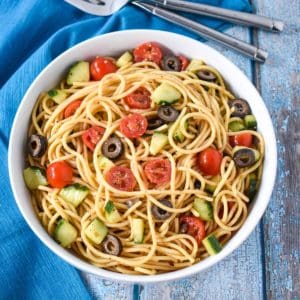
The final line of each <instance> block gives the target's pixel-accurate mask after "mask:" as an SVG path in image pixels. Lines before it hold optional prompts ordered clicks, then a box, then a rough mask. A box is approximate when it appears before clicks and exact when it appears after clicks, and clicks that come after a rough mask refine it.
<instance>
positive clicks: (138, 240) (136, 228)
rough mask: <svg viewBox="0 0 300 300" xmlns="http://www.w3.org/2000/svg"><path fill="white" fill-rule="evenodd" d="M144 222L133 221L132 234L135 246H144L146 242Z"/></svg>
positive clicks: (134, 219)
mask: <svg viewBox="0 0 300 300" xmlns="http://www.w3.org/2000/svg"><path fill="white" fill-rule="evenodd" d="M144 226H145V225H144V220H143V219H137V218H133V219H132V228H131V230H132V234H133V241H134V243H135V244H142V243H143V241H144Z"/></svg>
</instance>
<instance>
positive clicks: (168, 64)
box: [161, 55, 181, 72]
mask: <svg viewBox="0 0 300 300" xmlns="http://www.w3.org/2000/svg"><path fill="white" fill-rule="evenodd" d="M161 66H162V68H163V69H164V70H166V71H176V72H178V71H180V68H181V63H180V60H179V58H178V57H176V56H173V55H171V56H169V55H166V56H165V57H164V58H163V59H162V62H161Z"/></svg>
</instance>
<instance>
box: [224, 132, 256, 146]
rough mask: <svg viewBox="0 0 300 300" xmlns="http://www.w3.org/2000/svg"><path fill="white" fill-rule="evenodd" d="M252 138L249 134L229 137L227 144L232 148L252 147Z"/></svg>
mask: <svg viewBox="0 0 300 300" xmlns="http://www.w3.org/2000/svg"><path fill="white" fill-rule="evenodd" d="M252 140H253V136H252V134H251V133H243V134H238V135H233V136H230V137H229V143H230V145H231V146H232V147H234V146H245V147H251V146H252Z"/></svg>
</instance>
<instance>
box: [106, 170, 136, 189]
mask: <svg viewBox="0 0 300 300" xmlns="http://www.w3.org/2000/svg"><path fill="white" fill-rule="evenodd" d="M105 179H106V181H107V182H108V183H109V185H111V186H112V187H113V188H115V189H118V190H121V191H127V192H132V191H133V190H134V187H135V186H136V180H135V178H134V175H133V173H132V171H131V170H130V169H129V168H126V167H122V166H115V167H112V168H111V169H110V170H109V171H108V172H107V173H106V175H105Z"/></svg>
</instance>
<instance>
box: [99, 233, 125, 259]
mask: <svg viewBox="0 0 300 300" xmlns="http://www.w3.org/2000/svg"><path fill="white" fill-rule="evenodd" d="M101 245H102V250H103V252H105V253H107V254H110V255H115V256H118V255H119V254H120V253H121V252H122V248H123V247H122V243H121V241H120V239H119V238H118V237H116V236H114V235H112V234H108V235H107V236H106V238H105V239H104V240H103V242H102V244H101Z"/></svg>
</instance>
